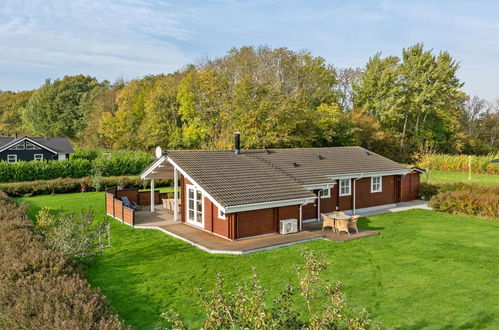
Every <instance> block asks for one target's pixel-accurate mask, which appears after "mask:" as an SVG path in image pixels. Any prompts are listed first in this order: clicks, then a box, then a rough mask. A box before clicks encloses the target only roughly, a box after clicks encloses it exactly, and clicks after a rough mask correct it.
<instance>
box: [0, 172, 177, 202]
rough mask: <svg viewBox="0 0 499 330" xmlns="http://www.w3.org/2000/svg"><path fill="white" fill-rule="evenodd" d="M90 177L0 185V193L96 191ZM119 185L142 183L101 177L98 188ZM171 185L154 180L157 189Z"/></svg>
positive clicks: (25, 194)
mask: <svg viewBox="0 0 499 330" xmlns="http://www.w3.org/2000/svg"><path fill="white" fill-rule="evenodd" d="M94 184H95V183H94V182H92V178H91V177H84V178H79V179H71V178H65V179H54V180H37V181H29V182H13V183H2V184H0V191H4V192H5V193H6V194H7V195H9V196H11V197H22V196H30V195H32V196H35V195H48V194H62V193H71V192H80V191H81V186H82V185H85V186H86V187H87V191H92V190H96V187H95V186H94ZM117 185H121V186H122V187H123V188H142V187H143V185H144V181H143V180H141V179H140V178H138V177H136V176H132V177H130V176H121V177H102V178H101V180H100V187H101V188H106V187H114V186H117ZM169 185H171V180H156V186H157V187H162V186H163V187H164V186H169Z"/></svg>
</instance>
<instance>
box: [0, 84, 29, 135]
mask: <svg viewBox="0 0 499 330" xmlns="http://www.w3.org/2000/svg"><path fill="white" fill-rule="evenodd" d="M33 93H34V91H22V92H18V93H14V92H8V91H6V92H2V91H0V136H12V135H15V134H24V133H25V132H26V130H25V128H24V127H23V125H22V113H23V111H24V108H25V107H26V104H28V102H29V99H30V97H31V95H33Z"/></svg>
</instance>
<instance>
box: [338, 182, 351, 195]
mask: <svg viewBox="0 0 499 330" xmlns="http://www.w3.org/2000/svg"><path fill="white" fill-rule="evenodd" d="M351 194H352V192H351V190H350V179H341V180H340V196H350V195H351Z"/></svg>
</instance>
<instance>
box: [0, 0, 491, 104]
mask: <svg viewBox="0 0 499 330" xmlns="http://www.w3.org/2000/svg"><path fill="white" fill-rule="evenodd" d="M418 42H422V43H424V45H425V47H426V48H427V49H433V51H434V52H435V53H438V52H440V51H448V52H450V54H451V55H452V56H453V58H454V59H455V60H456V61H458V62H459V63H460V65H461V68H460V70H459V72H458V75H459V78H460V79H461V80H462V82H464V83H465V85H464V87H463V89H464V91H465V92H466V93H468V94H470V95H478V96H479V97H482V98H485V99H488V100H489V101H492V100H494V99H497V98H499V1H480V2H479V1H414V0H413V1H313V0H310V1H306V0H303V1H294V0H286V1H266V0H259V1H236V0H204V1H189V0H185V1H173V0H172V1H163V0H150V1H146V0H99V1H94V0H0V90H12V91H18V90H25V89H33V88H37V87H39V86H40V85H42V84H43V83H44V81H45V80H46V79H47V78H52V79H55V78H60V77H63V76H64V75H72V74H80V73H83V74H88V75H91V76H94V77H96V78H98V79H99V80H103V79H107V80H109V81H115V80H116V79H125V80H130V79H134V78H138V77H141V76H144V75H147V74H157V73H168V72H173V71H175V70H177V69H180V68H182V67H183V66H185V65H187V64H190V63H196V62H199V61H201V60H202V59H206V58H215V57H218V56H223V55H224V54H225V53H226V52H227V51H228V50H229V49H231V48H233V47H240V46H245V45H256V46H258V45H266V46H270V47H287V48H289V49H292V50H303V49H306V50H309V51H311V52H312V54H313V55H316V56H321V57H323V58H325V59H326V60H327V62H328V63H330V64H332V65H334V66H336V67H363V66H364V65H365V64H366V62H367V61H368V60H369V57H371V56H373V55H374V54H376V53H377V52H381V53H382V55H384V56H388V55H398V56H400V54H401V51H402V49H403V48H404V47H408V46H411V45H413V44H415V43H418Z"/></svg>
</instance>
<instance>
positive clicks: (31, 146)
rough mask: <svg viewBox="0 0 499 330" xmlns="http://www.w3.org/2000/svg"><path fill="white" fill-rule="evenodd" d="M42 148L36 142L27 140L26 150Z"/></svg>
mask: <svg viewBox="0 0 499 330" xmlns="http://www.w3.org/2000/svg"><path fill="white" fill-rule="evenodd" d="M40 149H41V148H40V147H39V146H37V145H36V144H33V143H31V142H28V141H26V150H40Z"/></svg>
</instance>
